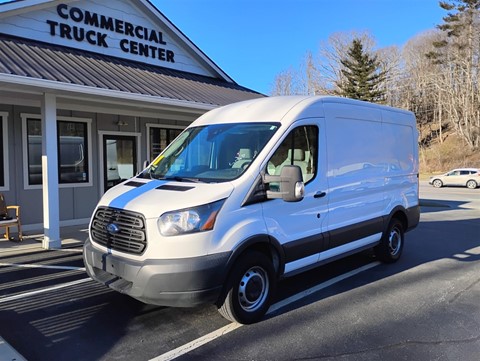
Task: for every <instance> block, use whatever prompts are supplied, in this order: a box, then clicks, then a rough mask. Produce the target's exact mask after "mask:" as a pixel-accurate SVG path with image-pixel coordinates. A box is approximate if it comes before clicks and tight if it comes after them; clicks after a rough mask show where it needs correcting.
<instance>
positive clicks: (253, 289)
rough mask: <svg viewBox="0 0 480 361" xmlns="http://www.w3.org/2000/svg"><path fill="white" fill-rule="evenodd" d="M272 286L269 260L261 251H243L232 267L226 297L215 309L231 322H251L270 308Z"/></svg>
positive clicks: (272, 270) (272, 269) (274, 286)
mask: <svg viewBox="0 0 480 361" xmlns="http://www.w3.org/2000/svg"><path fill="white" fill-rule="evenodd" d="M275 288H276V278H275V270H274V268H273V264H272V262H271V260H270V259H269V258H268V257H267V256H266V255H264V254H263V253H261V252H258V251H247V252H245V253H244V254H243V255H242V256H240V258H239V259H238V260H237V262H236V263H235V265H234V266H233V268H232V272H231V274H230V276H229V278H228V280H227V287H226V291H225V292H226V296H225V298H224V299H223V302H222V301H221V302H220V303H221V305H219V308H218V311H219V312H220V314H221V315H222V316H223V317H225V318H226V319H227V320H230V321H232V322H238V323H241V324H251V323H255V322H257V321H260V320H261V319H262V317H263V316H264V315H265V313H266V312H267V311H268V308H269V307H270V300H271V299H272V294H273V293H274V291H275Z"/></svg>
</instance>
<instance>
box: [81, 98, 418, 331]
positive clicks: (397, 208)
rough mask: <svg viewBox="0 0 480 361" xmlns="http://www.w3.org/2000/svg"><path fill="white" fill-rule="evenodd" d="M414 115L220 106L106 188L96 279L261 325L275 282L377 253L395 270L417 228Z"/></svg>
mask: <svg viewBox="0 0 480 361" xmlns="http://www.w3.org/2000/svg"><path fill="white" fill-rule="evenodd" d="M419 216H420V214H419V202H418V148H417V130H416V122H415V117H414V115H413V113H411V112H408V111H404V110H399V109H394V108H390V107H386V106H380V105H376V104H370V103H366V102H361V101H355V100H350V99H345V98H337V97H317V96H289V97H270V98H262V99H256V100H251V101H245V102H240V103H236V104H231V105H228V106H224V107H221V108H217V109H215V110H212V111H210V112H208V113H206V114H204V115H202V116H201V117H200V118H198V119H197V120H196V121H195V122H193V123H192V124H191V125H190V126H189V127H188V128H186V129H185V130H184V131H183V132H182V133H181V134H180V135H179V136H178V137H177V138H176V139H175V140H174V141H173V142H172V143H171V144H170V145H169V146H168V147H167V148H166V149H165V151H164V152H162V153H161V154H160V155H159V156H158V157H157V158H156V159H155V160H154V161H153V162H152V163H151V164H150V165H149V166H148V167H147V168H146V169H145V170H144V171H143V172H141V173H140V174H138V175H137V176H136V177H134V178H132V179H130V180H127V181H125V182H122V183H121V184H119V185H117V186H115V187H114V188H112V189H110V190H109V191H108V192H106V193H105V194H104V196H103V197H102V198H101V200H100V202H99V203H98V206H97V207H96V209H95V211H94V214H93V216H92V219H91V222H90V227H89V240H87V242H86V243H85V246H84V261H85V265H86V269H87V272H88V274H89V275H90V276H91V277H92V278H93V279H94V280H96V281H98V282H101V283H103V284H105V285H107V286H108V287H110V288H112V289H114V290H117V291H119V292H121V293H124V294H127V295H129V296H131V297H134V298H136V299H138V300H140V301H143V302H145V303H149V304H156V305H165V306H175V307H190V306H196V305H199V304H203V303H209V302H210V303H212V304H216V305H217V306H218V309H219V311H220V313H221V314H222V315H223V316H224V317H226V318H227V319H229V320H232V321H236V322H240V323H252V322H256V321H258V320H260V319H261V318H262V317H263V315H264V314H265V313H266V311H267V310H268V307H269V305H270V300H271V299H272V295H273V293H274V291H275V286H276V284H277V282H278V281H279V280H280V279H282V278H284V277H288V276H291V275H294V274H298V273H299V272H302V271H305V270H308V269H311V268H312V267H317V266H320V265H322V264H325V263H327V262H330V261H333V260H337V259H339V258H341V257H345V256H347V255H351V254H353V253H355V252H360V251H362V250H365V249H369V248H373V249H374V252H375V255H376V257H378V259H379V260H381V261H383V262H387V263H389V262H395V261H397V260H398V259H399V258H400V256H401V254H402V250H403V247H404V241H405V239H404V235H405V233H406V232H407V231H408V230H411V229H412V228H414V227H415V226H417V224H418V222H419Z"/></svg>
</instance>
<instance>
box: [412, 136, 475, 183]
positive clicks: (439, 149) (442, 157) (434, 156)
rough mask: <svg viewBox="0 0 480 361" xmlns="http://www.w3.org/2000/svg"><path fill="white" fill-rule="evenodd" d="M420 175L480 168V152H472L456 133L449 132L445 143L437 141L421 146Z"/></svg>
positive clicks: (444, 138)
mask: <svg viewBox="0 0 480 361" xmlns="http://www.w3.org/2000/svg"><path fill="white" fill-rule="evenodd" d="M419 158H420V173H421V174H438V173H444V172H446V171H448V170H450V169H453V168H458V167H475V168H480V151H472V150H470V149H469V148H468V147H467V145H466V144H465V143H464V142H463V141H462V139H460V138H459V137H458V136H457V135H456V134H455V133H453V132H447V133H446V135H444V137H443V142H440V141H439V140H438V138H437V139H435V140H432V141H431V142H429V144H428V146H420V149H419Z"/></svg>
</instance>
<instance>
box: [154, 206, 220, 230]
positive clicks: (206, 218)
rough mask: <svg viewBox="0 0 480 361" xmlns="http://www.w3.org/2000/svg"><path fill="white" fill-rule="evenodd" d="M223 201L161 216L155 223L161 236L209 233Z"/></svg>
mask: <svg viewBox="0 0 480 361" xmlns="http://www.w3.org/2000/svg"><path fill="white" fill-rule="evenodd" d="M224 202H225V199H222V200H219V201H216V202H213V203H209V204H204V205H202V206H198V207H193V208H187V209H180V210H177V211H172V212H167V213H164V214H162V215H161V216H160V217H159V218H158V221H157V224H158V229H159V230H160V233H161V234H162V236H167V237H168V236H176V235H179V234H184V233H195V232H203V231H210V230H212V229H213V226H214V225H215V220H216V219H217V214H218V212H219V211H220V208H221V207H222V205H223V203H224Z"/></svg>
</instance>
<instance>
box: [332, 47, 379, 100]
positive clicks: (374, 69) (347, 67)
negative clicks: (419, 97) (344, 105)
mask: <svg viewBox="0 0 480 361" xmlns="http://www.w3.org/2000/svg"><path fill="white" fill-rule="evenodd" d="M340 63H341V64H342V67H343V68H342V69H341V73H342V76H343V77H342V79H340V80H339V81H337V83H336V85H337V87H338V88H339V91H338V92H337V94H338V95H340V96H344V97H348V98H353V99H360V100H366V101H369V102H377V103H379V102H382V101H383V100H384V99H385V91H384V90H382V84H383V83H384V81H385V72H384V71H382V70H381V66H380V63H379V61H378V59H377V56H376V55H373V56H372V55H370V54H368V53H367V52H365V51H364V49H363V44H362V42H361V40H360V39H354V40H353V41H352V44H351V46H350V47H349V48H348V51H347V56H346V57H345V58H343V59H341V60H340Z"/></svg>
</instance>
